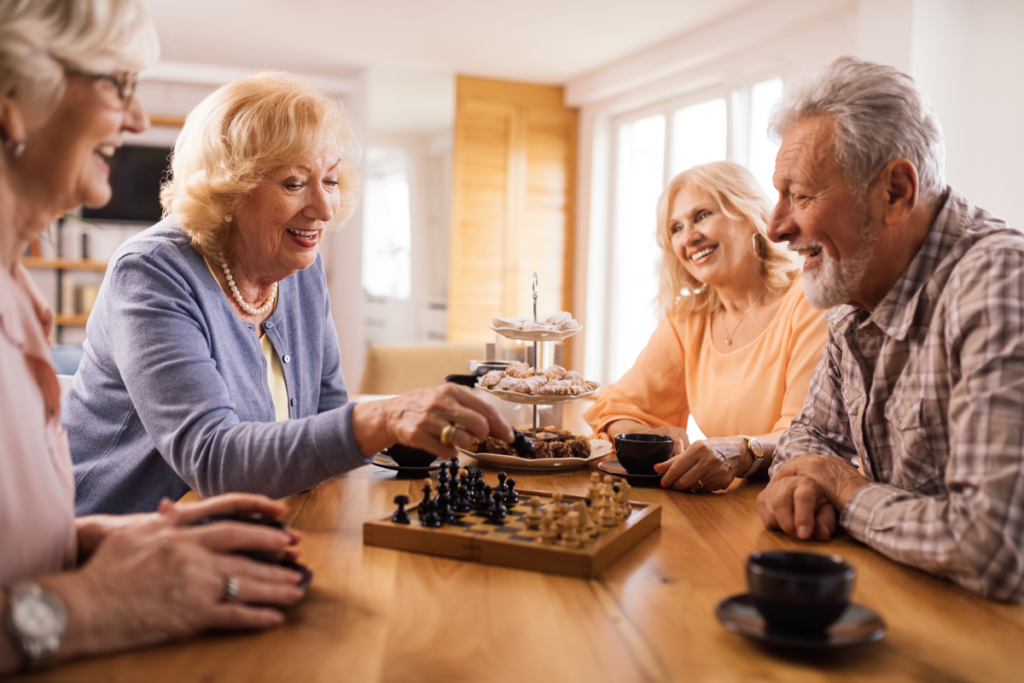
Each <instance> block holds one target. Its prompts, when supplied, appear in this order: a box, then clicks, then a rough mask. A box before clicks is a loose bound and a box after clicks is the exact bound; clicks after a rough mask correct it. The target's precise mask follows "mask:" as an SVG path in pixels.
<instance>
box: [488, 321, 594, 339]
mask: <svg viewBox="0 0 1024 683" xmlns="http://www.w3.org/2000/svg"><path fill="white" fill-rule="evenodd" d="M488 327H489V328H491V329H492V330H494V331H495V332H497V333H498V334H500V335H501V336H502V337H505V338H506V339H518V340H519V341H539V342H543V341H561V340H563V339H568V338H569V337H571V336H572V335H574V334H576V333H577V332H579V331H580V330H582V329H583V325H580V326H579V327H577V328H576V329H573V330H562V331H561V332H559V331H555V330H551V331H550V332H549V331H548V330H510V329H508V328H500V327H495V326H494V325H493V324H491V325H488Z"/></svg>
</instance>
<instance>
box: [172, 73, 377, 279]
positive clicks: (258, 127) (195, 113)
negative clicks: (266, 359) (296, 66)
mask: <svg viewBox="0 0 1024 683" xmlns="http://www.w3.org/2000/svg"><path fill="white" fill-rule="evenodd" d="M325 138H329V139H333V140H334V141H335V142H337V145H338V150H339V151H340V153H341V164H340V165H339V167H338V189H339V191H340V193H341V204H340V206H339V208H338V212H337V214H335V217H334V219H333V220H332V221H331V225H330V226H329V227H339V226H340V225H341V224H343V223H344V222H345V221H346V220H347V219H348V217H349V216H351V215H352V211H353V210H354V209H355V206H356V203H357V201H358V194H359V175H358V173H357V165H358V164H359V159H360V156H361V148H360V145H359V143H358V141H357V139H356V133H355V130H354V128H353V126H352V124H351V122H350V121H349V118H348V115H347V114H346V113H345V110H344V108H343V106H342V105H341V104H340V103H339V102H337V101H335V100H334V99H332V98H330V97H328V96H326V95H323V94H321V93H319V92H317V91H316V90H314V89H312V88H311V87H310V86H308V85H306V84H305V83H303V82H302V81H300V80H299V79H297V78H295V77H293V76H291V75H289V74H285V73H282V72H279V71H268V72H265V73H261V74H257V75H255V76H249V77H248V78H243V79H240V80H237V81H235V82H233V83H229V84H227V85H225V86H223V87H221V88H218V89H217V90H216V91H215V92H214V93H213V94H211V95H210V96H209V97H207V98H206V99H205V100H203V101H202V102H200V103H199V105H198V106H196V108H195V109H193V110H192V111H191V112H190V113H189V114H188V116H187V117H186V118H185V125H184V127H183V128H182V129H181V134H180V135H179V136H178V140H177V142H176V143H175V145H174V151H173V152H172V159H171V172H172V177H171V179H170V180H168V181H167V182H165V183H164V185H163V187H162V188H161V190H160V202H161V204H162V205H163V208H164V215H165V216H168V215H172V214H173V216H174V218H175V220H176V221H177V222H178V224H179V225H180V226H181V227H182V228H183V229H184V230H185V232H187V233H188V235H189V237H190V238H191V240H192V245H193V246H194V247H195V248H196V249H197V250H198V251H199V252H200V253H202V254H205V255H207V256H210V257H213V258H218V259H219V258H227V257H228V255H229V253H230V249H229V243H230V238H231V231H232V230H233V229H234V228H233V227H232V226H233V225H234V224H233V223H232V222H231V221H229V220H225V219H226V217H227V216H229V215H231V214H233V213H234V212H235V211H236V210H238V209H239V208H240V207H241V206H243V205H244V204H245V203H246V202H247V201H248V200H249V198H250V197H251V196H252V193H253V191H254V190H255V189H256V187H257V186H258V185H259V184H260V183H261V182H262V181H263V180H264V179H265V178H266V177H267V174H269V173H270V172H271V171H273V170H274V169H275V168H278V167H280V166H286V165H289V164H294V163H296V162H299V161H301V160H304V159H308V158H309V157H310V156H311V155H313V154H316V153H317V152H318V151H319V148H320V145H321V144H323V141H324V139H325Z"/></svg>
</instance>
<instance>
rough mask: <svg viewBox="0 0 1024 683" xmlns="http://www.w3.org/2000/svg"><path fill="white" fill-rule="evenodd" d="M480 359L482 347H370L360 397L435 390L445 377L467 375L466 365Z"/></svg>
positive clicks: (360, 386)
mask: <svg viewBox="0 0 1024 683" xmlns="http://www.w3.org/2000/svg"><path fill="white" fill-rule="evenodd" d="M483 357H484V348H483V344H371V345H370V348H369V350H367V352H366V365H365V367H364V368H363V377H362V379H361V380H360V382H359V393H360V394H401V393H402V392H405V391H411V390H412V389H420V388H422V387H433V386H437V385H438V384H440V383H441V382H442V381H444V378H445V377H447V376H448V375H455V374H463V375H464V374H467V373H468V372H469V361H471V360H482V359H483Z"/></svg>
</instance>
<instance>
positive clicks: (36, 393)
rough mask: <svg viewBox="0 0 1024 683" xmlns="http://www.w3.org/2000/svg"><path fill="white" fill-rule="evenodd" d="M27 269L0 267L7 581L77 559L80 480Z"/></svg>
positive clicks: (1, 569)
mask: <svg viewBox="0 0 1024 683" xmlns="http://www.w3.org/2000/svg"><path fill="white" fill-rule="evenodd" d="M52 326H53V313H52V312H51V311H50V310H49V308H47V306H46V304H45V303H44V301H43V299H42V296H41V295H40V293H39V291H38V290H37V289H36V288H35V286H34V285H33V284H32V282H31V280H30V279H29V277H28V273H26V272H25V269H24V268H23V267H22V266H21V264H18V265H17V266H15V270H14V274H13V277H12V275H11V273H10V272H8V271H7V270H5V269H0V584H4V585H7V584H10V583H12V582H15V581H18V580H21V579H26V578H30V577H35V576H43V575H45V574H50V573H53V572H57V571H60V570H61V569H64V568H67V567H69V566H70V565H72V564H73V563H74V560H75V555H76V546H75V539H76V536H75V484H74V479H73V477H72V473H71V454H70V452H69V450H68V440H67V437H66V436H65V434H64V430H63V429H61V426H60V387H59V386H58V384H57V375H56V373H55V372H54V370H53V365H52V364H51V363H50V354H49V342H48V341H47V337H48V335H49V331H50V329H51V328H52Z"/></svg>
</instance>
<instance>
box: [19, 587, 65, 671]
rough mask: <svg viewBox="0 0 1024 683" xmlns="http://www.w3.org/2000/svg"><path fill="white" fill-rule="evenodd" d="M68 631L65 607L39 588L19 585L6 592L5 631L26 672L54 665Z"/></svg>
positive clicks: (54, 597) (51, 594)
mask: <svg viewBox="0 0 1024 683" xmlns="http://www.w3.org/2000/svg"><path fill="white" fill-rule="evenodd" d="M67 627H68V613H67V610H65V609H64V604H63V603H62V602H61V601H60V598H58V597H57V596H56V595H54V594H53V593H51V592H49V591H46V590H43V589H42V588H41V587H40V586H39V584H37V583H35V582H34V581H22V582H20V583H16V584H14V585H13V586H11V587H10V588H8V589H7V609H6V613H5V614H4V629H5V630H6V631H7V634H8V635H9V636H10V638H11V640H12V641H13V642H14V644H15V645H16V646H17V647H18V649H20V650H21V653H22V655H24V657H25V665H24V670H25V672H32V671H38V670H39V669H44V668H46V667H48V666H52V665H53V664H54V663H55V662H56V661H57V652H58V651H59V650H60V646H61V643H62V642H64V632H65V631H66V630H67Z"/></svg>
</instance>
